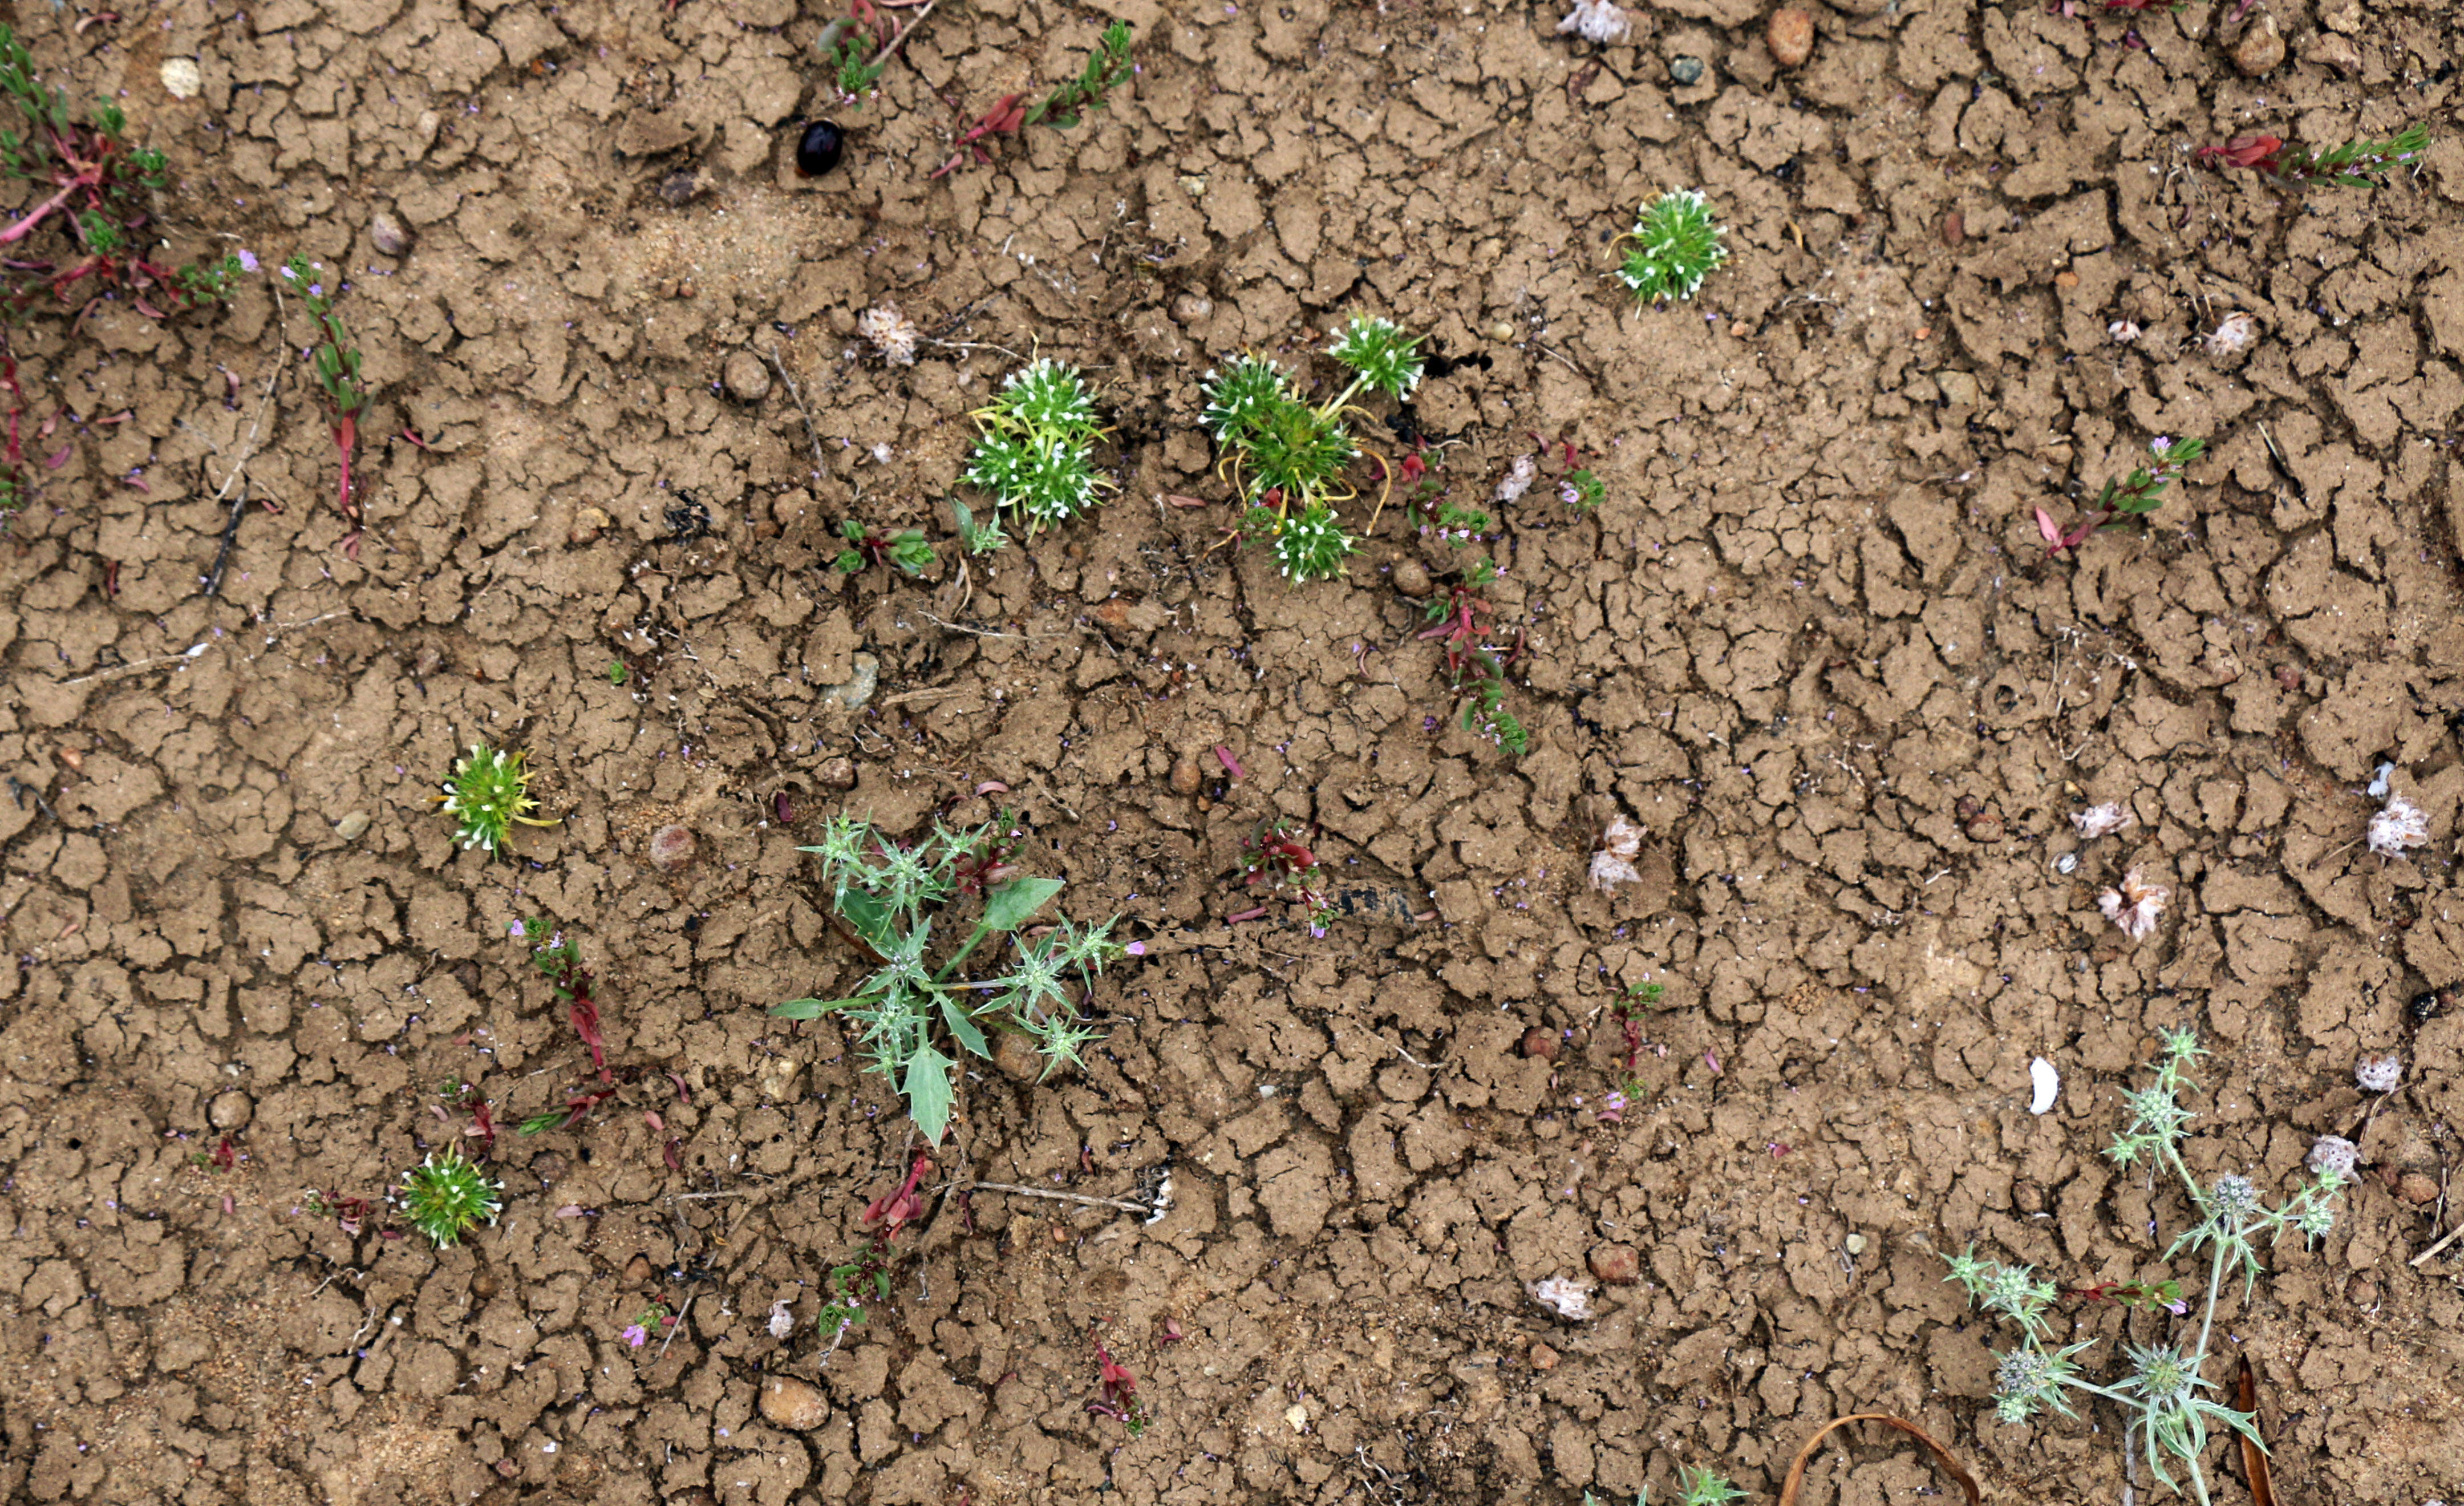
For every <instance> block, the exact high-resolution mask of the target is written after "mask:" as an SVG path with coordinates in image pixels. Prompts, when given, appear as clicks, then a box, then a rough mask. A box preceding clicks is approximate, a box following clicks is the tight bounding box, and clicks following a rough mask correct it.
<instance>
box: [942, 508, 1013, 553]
mask: <svg viewBox="0 0 2464 1506" xmlns="http://www.w3.org/2000/svg"><path fill="white" fill-rule="evenodd" d="M950 518H951V520H952V521H954V522H956V523H957V525H958V547H960V548H962V549H964V550H966V551H967V552H968V553H969V554H972V555H978V556H981V555H987V554H999V553H1001V550H1003V549H1005V548H1008V547H1009V535H1008V534H1006V533H1003V532H1002V531H1001V515H1000V514H999V513H995V514H994V515H993V516H991V517H990V518H987V519H985V520H983V521H982V522H978V521H976V513H975V509H974V508H972V507H969V506H968V505H967V504H966V503H964V502H962V501H959V500H958V499H957V498H955V497H954V498H951V499H950Z"/></svg>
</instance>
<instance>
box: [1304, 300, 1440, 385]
mask: <svg viewBox="0 0 2464 1506" xmlns="http://www.w3.org/2000/svg"><path fill="white" fill-rule="evenodd" d="M1419 343H1420V342H1419V337H1417V336H1413V335H1406V334H1405V333H1403V326H1401V325H1400V324H1397V323H1396V322H1395V321H1393V320H1391V319H1370V318H1367V317H1365V316H1363V315H1358V314H1355V315H1353V318H1352V322H1350V323H1348V324H1346V325H1344V326H1343V332H1342V333H1341V334H1338V335H1336V336H1335V337H1334V343H1333V344H1331V345H1329V346H1327V347H1326V353H1327V354H1328V355H1330V356H1332V357H1333V358H1334V359H1335V360H1337V361H1340V362H1342V363H1343V364H1344V365H1348V366H1350V367H1351V368H1352V369H1353V370H1354V371H1357V372H1359V373H1360V378H1361V380H1362V382H1364V383H1365V384H1367V385H1368V386H1370V387H1373V388H1376V389H1377V390H1378V391H1380V392H1383V393H1385V394H1386V395H1387V396H1389V397H1402V396H1404V395H1405V394H1407V393H1409V392H1410V391H1412V389H1413V388H1417V387H1419V385H1420V358H1419V355H1418V354H1416V353H1415V352H1414V350H1413V348H1412V347H1413V346H1415V345H1418V344H1419Z"/></svg>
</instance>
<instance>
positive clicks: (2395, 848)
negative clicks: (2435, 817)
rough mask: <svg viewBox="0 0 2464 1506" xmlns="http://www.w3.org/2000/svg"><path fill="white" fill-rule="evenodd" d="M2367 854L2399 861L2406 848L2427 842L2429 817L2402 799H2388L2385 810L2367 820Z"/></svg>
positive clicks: (2423, 811)
mask: <svg viewBox="0 0 2464 1506" xmlns="http://www.w3.org/2000/svg"><path fill="white" fill-rule="evenodd" d="M2368 840H2369V844H2370V851H2371V852H2373V853H2378V854H2379V855H2380V856H2382V857H2401V856H2403V855H2404V850H2405V849H2406V848H2409V847H2420V846H2422V845H2423V844H2425V843H2427V842H2428V841H2429V840H2430V815H2429V812H2427V811H2425V810H2423V809H2422V808H2420V807H2419V806H2416V805H2414V804H2413V803H2412V802H2411V801H2409V800H2407V799H2405V798H2404V797H2403V796H2402V795H2389V796H2387V808H2386V809H2384V810H2381V811H2380V812H2379V813H2378V814H2377V815H2374V816H2372V817H2370V830H2369V837H2368Z"/></svg>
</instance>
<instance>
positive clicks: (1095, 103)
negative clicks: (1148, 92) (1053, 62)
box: [933, 21, 1137, 178]
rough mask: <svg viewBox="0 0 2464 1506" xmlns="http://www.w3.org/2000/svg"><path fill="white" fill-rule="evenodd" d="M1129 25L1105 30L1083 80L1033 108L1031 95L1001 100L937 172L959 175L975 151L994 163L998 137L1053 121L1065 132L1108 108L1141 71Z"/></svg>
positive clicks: (1121, 23)
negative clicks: (993, 142)
mask: <svg viewBox="0 0 2464 1506" xmlns="http://www.w3.org/2000/svg"><path fill="white" fill-rule="evenodd" d="M1131 35H1132V33H1131V31H1130V24H1129V23H1128V22H1127V21H1114V22H1113V23H1112V24H1111V25H1110V26H1108V27H1106V28H1104V33H1103V34H1102V35H1101V36H1098V37H1097V38H1096V39H1095V50H1094V51H1093V52H1091V53H1089V54H1088V55H1087V64H1086V66H1085V67H1084V68H1082V69H1080V70H1079V72H1078V77H1077V78H1072V79H1070V80H1069V81H1068V82H1067V83H1065V84H1061V85H1058V86H1056V87H1055V88H1054V89H1053V90H1052V92H1051V93H1049V94H1047V95H1045V97H1044V98H1043V99H1042V100H1037V101H1036V102H1035V103H1033V104H1028V103H1027V102H1026V94H1027V91H1025V90H1023V89H1022V90H1020V91H1019V92H1017V93H1016V94H1008V95H1003V96H1002V97H1001V102H1000V103H998V104H996V105H994V106H993V107H992V108H991V109H989V110H986V111H985V112H984V113H983V114H981V115H979V116H978V117H976V120H975V123H974V124H972V125H969V126H968V127H967V128H966V130H965V131H963V132H961V133H960V134H959V137H958V140H957V148H958V149H957V151H956V152H954V153H952V154H951V157H950V160H949V161H948V162H945V163H943V164H942V165H941V166H938V167H936V168H935V169H934V170H933V176H934V177H935V178H938V177H940V176H942V175H943V174H944V173H948V172H953V171H956V170H957V166H958V165H959V164H960V163H962V162H965V161H966V160H967V157H968V154H969V153H973V154H974V156H975V159H976V161H978V162H979V163H986V162H990V161H992V160H993V156H992V153H991V152H989V151H987V150H985V148H984V142H985V140H986V139H988V138H990V137H994V136H1016V135H1018V134H1019V133H1020V132H1021V131H1023V130H1025V129H1026V128H1027V127H1028V126H1030V125H1033V124H1036V123H1037V122H1045V121H1048V122H1051V123H1052V124H1054V125H1056V126H1059V127H1060V128H1061V129H1063V130H1067V129H1068V128H1069V127H1071V126H1073V125H1075V124H1077V123H1078V119H1079V117H1080V116H1081V115H1083V114H1084V113H1085V112H1087V111H1089V110H1100V109H1102V108H1103V107H1104V96H1106V95H1108V94H1110V93H1111V92H1112V91H1113V90H1114V89H1117V88H1119V87H1120V86H1121V85H1122V84H1125V83H1127V82H1129V80H1130V76H1131V75H1132V74H1133V73H1135V72H1136V71H1137V70H1136V67H1135V65H1134V64H1133V63H1132V62H1131V61H1130V39H1131Z"/></svg>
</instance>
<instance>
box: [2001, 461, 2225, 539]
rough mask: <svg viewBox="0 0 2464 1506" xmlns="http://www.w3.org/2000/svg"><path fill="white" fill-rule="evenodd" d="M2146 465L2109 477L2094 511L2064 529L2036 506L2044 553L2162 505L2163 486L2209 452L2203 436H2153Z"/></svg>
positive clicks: (2049, 514)
mask: <svg viewBox="0 0 2464 1506" xmlns="http://www.w3.org/2000/svg"><path fill="white" fill-rule="evenodd" d="M2147 452H2148V460H2147V463H2146V464H2145V465H2143V466H2141V467H2139V468H2138V469H2137V470H2135V471H2132V472H2131V473H2130V476H2129V479H2127V480H2123V481H2111V480H2108V481H2106V482H2105V483H2104V490H2103V491H2101V492H2100V493H2098V494H2097V498H2096V500H2095V502H2093V503H2092V504H2090V505H2091V506H2092V507H2093V509H2094V510H2093V511H2091V512H2088V513H2086V514H2084V515H2083V516H2081V517H2080V519H2079V521H2077V522H2075V523H2073V524H2072V525H2071V526H2070V527H2069V528H2068V529H2067V530H2065V529H2064V528H2063V527H2062V526H2061V525H2060V524H2059V523H2057V522H2056V521H2054V515H2053V514H2052V513H2049V512H2047V511H2045V509H2043V508H2041V507H2039V508H2037V509H2036V532H2037V533H2038V534H2040V535H2042V536H2043V538H2044V541H2045V557H2046V558H2047V559H2051V558H2053V557H2054V556H2055V555H2057V554H2059V553H2061V552H2062V551H2063V550H2064V549H2075V548H2077V547H2079V545H2080V544H2082V543H2086V542H2087V539H2088V536H2089V535H2090V534H2093V533H2095V532H2096V531H2097V530H2098V529H2100V528H2103V527H2107V526H2109V525H2111V524H2113V523H2115V522H2118V521H2120V520H2123V519H2124V518H2144V517H2145V516H2146V515H2148V514H2149V513H2152V512H2154V511H2155V510H2156V509H2157V508H2159V507H2162V506H2164V505H2165V488H2166V487H2167V486H2169V485H2171V484H2172V483H2173V482H2174V481H2175V480H2176V479H2178V478H2179V477H2180V476H2181V475H2182V473H2183V472H2185V471H2187V470H2189V468H2190V462H2191V461H2193V460H2196V459H2197V458H2199V456H2201V455H2203V454H2207V453H2208V442H2207V441H2206V440H2204V439H2167V438H2166V437H2165V436H2164V435H2163V434H2159V435H2157V436H2156V438H2155V440H2154V441H2153V442H2152V443H2150V444H2149V445H2148V447H2147Z"/></svg>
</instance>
